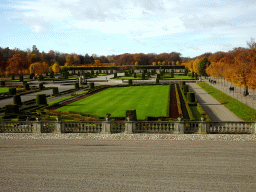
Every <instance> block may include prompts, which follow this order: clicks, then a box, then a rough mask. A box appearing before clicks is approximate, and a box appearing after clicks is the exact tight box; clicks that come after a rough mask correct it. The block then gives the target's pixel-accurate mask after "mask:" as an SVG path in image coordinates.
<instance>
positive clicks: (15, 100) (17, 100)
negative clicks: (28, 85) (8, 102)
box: [13, 95, 22, 105]
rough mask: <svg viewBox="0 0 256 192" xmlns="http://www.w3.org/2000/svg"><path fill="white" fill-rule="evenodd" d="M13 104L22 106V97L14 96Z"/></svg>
mask: <svg viewBox="0 0 256 192" xmlns="http://www.w3.org/2000/svg"><path fill="white" fill-rule="evenodd" d="M13 104H16V105H22V103H21V98H20V95H14V96H13Z"/></svg>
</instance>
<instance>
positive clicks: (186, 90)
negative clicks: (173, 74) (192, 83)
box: [183, 85, 189, 95]
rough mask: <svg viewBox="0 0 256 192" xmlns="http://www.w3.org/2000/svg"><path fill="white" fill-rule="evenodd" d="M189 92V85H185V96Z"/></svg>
mask: <svg viewBox="0 0 256 192" xmlns="http://www.w3.org/2000/svg"><path fill="white" fill-rule="evenodd" d="M188 91H189V90H188V85H183V92H184V94H185V95H186V94H187V92H188Z"/></svg>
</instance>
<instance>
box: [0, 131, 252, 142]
mask: <svg viewBox="0 0 256 192" xmlns="http://www.w3.org/2000/svg"><path fill="white" fill-rule="evenodd" d="M0 139H82V140H83V139H89V140H174V141H179V140H182V141H185V140H189V141H254V142H255V141H256V135H255V134H124V133H119V134H101V133H63V134H55V133H40V134H34V133H0Z"/></svg>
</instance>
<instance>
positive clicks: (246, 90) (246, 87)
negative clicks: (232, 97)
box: [244, 86, 249, 96]
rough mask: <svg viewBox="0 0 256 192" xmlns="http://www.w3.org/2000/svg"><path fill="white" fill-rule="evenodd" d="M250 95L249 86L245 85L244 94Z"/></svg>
mask: <svg viewBox="0 0 256 192" xmlns="http://www.w3.org/2000/svg"><path fill="white" fill-rule="evenodd" d="M247 95H249V91H248V86H245V87H244V96H247Z"/></svg>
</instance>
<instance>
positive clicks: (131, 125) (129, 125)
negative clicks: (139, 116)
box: [124, 121, 136, 134]
mask: <svg viewBox="0 0 256 192" xmlns="http://www.w3.org/2000/svg"><path fill="white" fill-rule="evenodd" d="M135 129H136V122H135V121H126V122H125V131H124V133H126V134H132V133H133V132H134V130H135Z"/></svg>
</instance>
